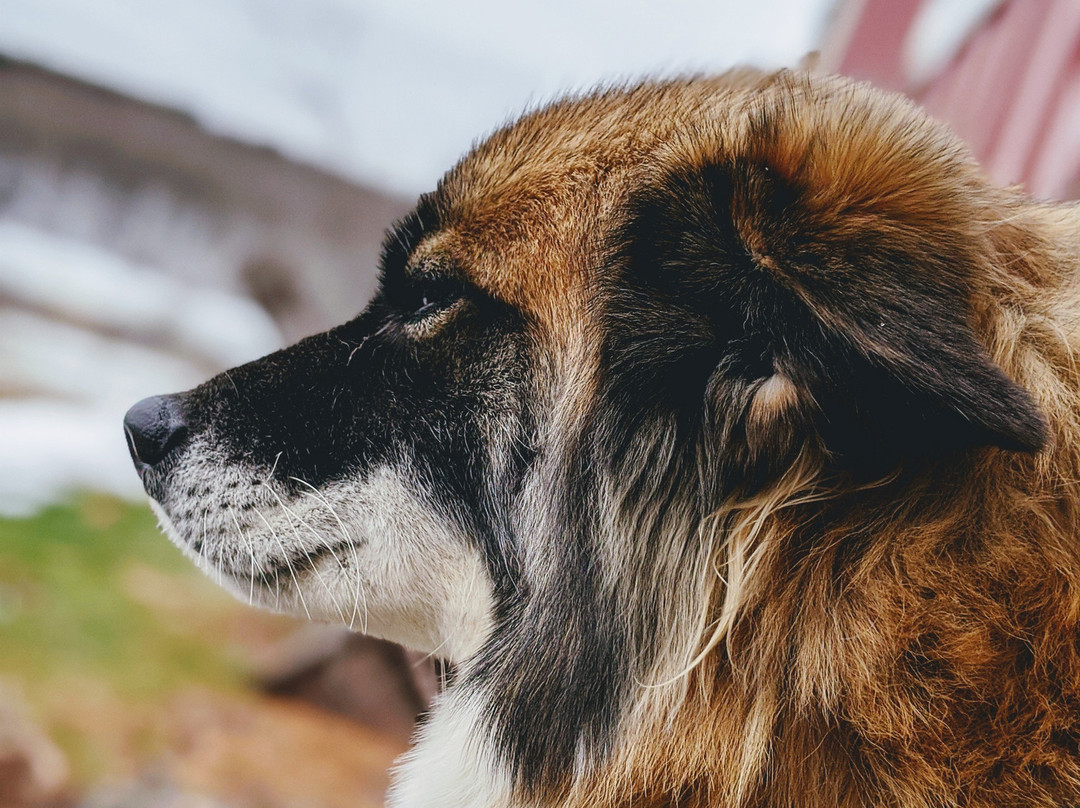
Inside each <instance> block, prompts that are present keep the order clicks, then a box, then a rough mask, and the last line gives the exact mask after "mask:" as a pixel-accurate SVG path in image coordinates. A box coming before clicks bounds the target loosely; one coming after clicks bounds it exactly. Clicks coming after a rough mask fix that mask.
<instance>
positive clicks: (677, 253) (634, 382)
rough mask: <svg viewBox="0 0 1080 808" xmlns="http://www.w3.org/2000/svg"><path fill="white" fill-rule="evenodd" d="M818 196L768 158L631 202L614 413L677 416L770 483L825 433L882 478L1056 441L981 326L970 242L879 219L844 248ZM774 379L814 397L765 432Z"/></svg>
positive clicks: (720, 454)
mask: <svg viewBox="0 0 1080 808" xmlns="http://www.w3.org/2000/svg"><path fill="white" fill-rule="evenodd" d="M803 196H804V192H803V190H802V189H800V188H798V187H796V186H795V185H793V184H792V183H789V182H786V181H784V180H783V179H781V178H780V177H778V176H777V175H776V174H775V172H772V171H770V170H769V169H768V167H767V166H764V165H761V164H755V163H751V162H747V161H739V160H731V161H726V162H723V163H719V164H714V165H708V166H705V167H704V168H694V169H686V170H684V171H682V172H676V173H673V174H672V175H671V176H669V177H668V178H667V180H666V181H665V182H664V183H662V184H660V185H659V186H657V187H654V188H651V189H648V190H646V191H644V192H642V193H640V195H638V196H637V197H636V198H635V199H634V200H633V201H632V205H631V214H630V216H629V217H628V223H627V225H626V226H625V227H624V228H623V229H622V230H621V231H620V233H619V234H618V238H617V240H616V245H615V255H616V259H615V262H614V267H613V270H612V271H611V272H609V273H608V276H607V277H608V281H607V282H606V283H605V287H604V291H603V298H604V300H605V302H604V303H603V304H601V305H603V306H604V307H605V309H604V310H605V311H606V317H607V323H608V328H607V333H608V338H607V343H606V357H607V361H606V362H605V363H604V364H605V367H606V368H607V369H608V372H609V374H610V380H609V385H608V390H609V395H610V396H611V397H612V401H611V405H610V406H611V409H612V410H613V411H615V412H617V413H620V414H622V417H623V418H625V419H626V424H625V426H624V429H625V431H626V433H627V434H632V433H633V432H634V430H635V429H636V422H641V421H643V420H644V419H646V418H648V417H650V416H651V417H655V416H656V415H657V414H659V413H665V414H675V415H676V416H677V417H678V419H679V422H680V424H682V425H683V428H682V430H683V434H685V436H686V439H687V440H688V441H690V442H692V441H694V440H696V439H699V440H700V446H701V447H703V448H704V449H705V450H707V455H708V456H709V457H711V458H712V462H714V463H716V464H717V465H716V468H715V473H717V474H718V475H719V477H720V478H721V480H722V482H721V483H720V485H719V487H720V488H723V489H727V490H731V489H733V488H738V487H740V486H743V485H747V484H749V486H750V487H754V486H756V485H757V484H759V483H761V482H762V481H764V480H765V479H768V478H769V477H770V476H772V475H773V474H775V472H776V471H777V470H778V468H780V467H782V466H783V465H784V464H785V463H786V462H787V461H788V460H790V458H791V456H792V455H793V453H794V452H796V451H798V450H799V449H800V448H801V447H802V446H804V445H808V444H809V445H814V446H818V447H820V448H821V449H823V450H824V451H825V453H826V454H828V455H829V456H831V457H833V458H835V459H836V460H837V461H838V462H839V463H841V464H842V465H845V466H847V467H850V468H858V469H862V470H864V471H868V472H871V473H879V472H880V471H882V470H883V468H885V467H888V466H890V465H892V464H894V463H895V462H896V461H897V460H898V459H899V458H901V457H912V456H920V455H925V454H927V453H935V452H939V451H947V450H950V449H955V448H961V447H966V446H971V445H982V444H990V445H996V446H1000V447H1002V448H1006V449H1020V450H1029V451H1031V450H1036V449H1038V448H1040V447H1041V446H1042V445H1043V443H1044V442H1045V439H1046V427H1045V424H1044V421H1043V418H1042V416H1041V414H1040V413H1039V411H1038V409H1037V407H1036V406H1035V404H1034V402H1033V401H1032V399H1031V397H1030V396H1029V395H1028V393H1027V392H1026V391H1024V390H1023V389H1022V388H1020V387H1019V386H1017V385H1016V384H1015V383H1013V382H1011V381H1010V380H1009V379H1007V378H1006V377H1005V375H1004V374H1003V373H1002V372H1001V371H1000V369H998V368H997V367H996V366H995V365H994V364H993V363H992V362H991V361H990V359H989V357H988V355H987V352H986V349H985V348H984V347H983V346H982V345H981V344H980V343H979V342H978V340H977V338H976V337H975V334H974V332H973V330H972V327H971V325H970V323H969V318H970V313H969V306H968V304H967V302H966V300H965V299H964V297H963V294H962V293H961V292H960V289H961V288H963V287H962V284H961V283H960V281H961V280H962V279H963V270H962V269H958V268H957V267H956V266H955V265H953V263H954V262H957V261H962V260H964V258H965V255H964V252H963V250H962V249H957V248H956V247H955V245H949V244H943V245H932V244H930V245H922V250H921V254H916V255H912V253H911V250H910V249H898V248H897V247H896V246H894V245H892V244H891V243H890V237H893V238H895V237H896V234H895V232H892V231H890V230H889V229H888V228H884V227H883V228H875V227H874V226H873V223H870V224H869V225H868V226H867V227H866V228H864V229H863V230H859V231H857V235H856V236H855V237H852V236H851V235H850V228H849V235H848V237H847V241H846V242H845V243H844V244H838V243H836V242H832V241H829V240H827V238H821V237H820V233H819V232H818V231H819V230H820V225H819V224H818V223H817V222H815V221H814V219H813V217H812V216H811V215H810V214H809V213H808V212H807V211H806V210H805V209H804V207H803V203H802V198H803ZM749 229H752V230H753V231H754V232H755V235H756V236H757V237H758V239H759V241H760V242H762V243H763V244H764V245H765V247H764V249H765V250H766V252H764V253H759V252H757V251H756V250H755V249H754V247H752V246H751V245H750V244H748V243H747V241H746V238H745V231H746V230H749ZM916 262H917V265H916ZM774 374H779V375H780V376H781V377H782V378H783V379H785V380H789V381H790V382H792V383H793V384H794V386H795V388H796V389H797V390H798V391H799V393H800V395H799V397H798V401H797V403H796V404H795V405H793V406H791V407H789V408H788V409H787V410H786V411H785V412H783V413H781V414H780V416H779V417H778V418H777V419H775V421H772V422H770V423H769V425H768V427H767V429H768V431H769V433H770V434H768V435H766V436H764V437H762V436H752V435H748V434H747V430H748V429H751V430H752V429H754V425H753V424H751V423H750V422H749V421H748V415H749V409H750V406H751V400H752V397H753V395H754V392H755V391H756V390H757V388H758V386H759V385H760V384H761V383H762V382H764V381H765V380H766V379H768V378H769V377H771V376H773V375H774Z"/></svg>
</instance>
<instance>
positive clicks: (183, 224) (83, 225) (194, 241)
mask: <svg viewBox="0 0 1080 808" xmlns="http://www.w3.org/2000/svg"><path fill="white" fill-rule="evenodd" d="M405 207H406V203H405V201H403V200H401V199H397V198H393V197H392V196H390V195H388V194H386V193H383V192H380V191H377V190H374V189H371V188H362V187H358V186H357V185H354V184H351V183H349V182H347V181H344V180H342V179H339V178H337V177H334V176H331V175H329V174H327V173H325V172H322V171H319V170H316V169H314V168H311V167H308V166H305V165H301V164H298V163H296V162H293V161H290V160H287V159H285V158H283V157H282V156H280V155H279V154H277V153H275V152H273V151H271V150H269V149H266V148H258V147H254V146H250V145H247V144H245V143H241V142H238V141H235V140H229V139H227V138H224V137H220V136H216V135H212V134H210V133H208V132H206V131H205V130H203V129H202V128H200V127H199V126H198V125H197V124H196V123H195V121H194V120H193V119H191V118H190V117H188V116H186V115H184V114H182V113H179V112H176V111H173V110H170V109H165V108H162V107H157V106H153V105H151V104H147V103H143V102H140V101H136V100H133V99H131V98H126V97H123V96H121V95H118V94H116V93H114V92H111V91H109V90H106V89H102V88H99V87H94V86H91V85H89V84H86V83H84V82H82V81H79V80H76V79H73V78H70V77H67V76H61V75H58V74H56V73H51V72H49V71H47V70H43V69H40V68H38V67H35V66H32V65H28V64H24V63H18V62H12V61H6V62H0V220H5V221H14V222H19V223H21V224H24V225H27V226H29V227H31V228H34V229H36V230H38V231H40V232H41V233H43V234H46V235H51V236H55V237H56V238H59V239H65V240H75V241H78V242H82V243H85V244H89V245H93V246H95V247H98V248H101V249H103V250H105V251H107V252H109V253H112V254H115V255H116V256H118V257H120V258H122V259H124V260H126V261H130V262H133V263H135V264H138V265H141V266H145V267H149V268H153V269H159V270H161V271H162V272H165V273H168V274H170V275H174V276H177V277H179V278H183V279H185V280H187V281H190V282H191V283H193V284H197V285H205V286H211V287H217V288H220V289H223V290H227V291H230V292H233V293H236V294H246V295H251V296H252V297H253V298H254V299H255V300H257V301H258V302H259V303H261V304H262V305H263V306H264V307H265V308H266V310H267V311H269V312H270V314H271V315H272V316H273V317H274V319H275V320H276V321H277V323H278V324H279V326H280V327H281V330H282V331H283V333H284V336H285V338H286V339H294V338H296V337H298V336H300V335H302V334H305V333H310V332H312V331H315V330H321V329H323V328H325V327H327V326H328V325H330V324H332V323H336V322H340V321H342V320H344V319H346V318H347V317H349V316H351V315H352V314H355V312H356V311H357V310H358V309H359V308H360V307H361V306H362V305H363V304H364V302H365V301H366V300H367V298H368V297H369V296H370V294H371V291H372V289H373V288H374V280H375V264H376V259H377V256H378V248H379V244H380V240H381V237H382V233H383V231H384V230H385V228H386V227H387V226H388V225H389V224H390V223H391V222H392V221H393V220H394V218H395V217H397V216H399V215H401V214H402V213H403V212H404V210H405Z"/></svg>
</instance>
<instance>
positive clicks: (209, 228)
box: [0, 0, 1080, 808]
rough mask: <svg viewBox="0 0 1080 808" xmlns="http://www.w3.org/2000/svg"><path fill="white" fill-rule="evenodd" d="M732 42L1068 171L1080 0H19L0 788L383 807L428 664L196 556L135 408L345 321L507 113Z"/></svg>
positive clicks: (0, 453)
mask: <svg viewBox="0 0 1080 808" xmlns="http://www.w3.org/2000/svg"><path fill="white" fill-rule="evenodd" d="M811 54H813V55H811ZM736 64H754V65H758V66H761V67H768V68H772V67H780V66H797V65H799V64H808V65H813V66H815V67H816V69H822V70H830V71H838V72H843V73H847V74H849V75H852V76H856V77H859V78H864V79H868V80H871V81H873V82H875V83H877V84H878V85H880V86H883V87H887V88H891V89H895V90H900V91H903V92H906V93H908V94H909V95H911V96H912V97H914V98H916V99H917V100H919V101H920V102H921V103H923V104H925V105H926V106H927V107H928V108H929V109H930V110H931V111H932V112H933V113H934V114H936V115H938V116H939V117H941V118H943V119H945V120H948V121H949V122H950V123H951V124H952V125H953V126H954V128H955V129H956V130H957V131H958V132H959V133H960V134H961V135H962V136H963V137H964V138H966V139H967V140H968V142H969V143H970V144H971V145H972V148H973V149H974V150H975V152H976V153H977V155H978V156H979V157H980V159H981V160H982V161H983V163H984V165H985V166H986V167H987V170H988V171H989V172H990V173H991V175H992V176H993V177H994V178H995V179H996V180H998V181H1000V182H1003V183H1023V184H1024V186H1025V187H1026V189H1027V190H1028V191H1029V192H1030V193H1032V194H1034V195H1036V196H1040V197H1047V198H1058V199H1066V198H1072V197H1074V196H1076V195H1077V193H1078V192H1080V185H1078V180H1080V4H1078V3H1077V2H1075V0H754V2H746V1H745V0H713V1H712V2H705V0H667V2H663V3H660V2H646V1H645V0H548V2H546V3H544V4H539V3H528V4H524V3H523V4H510V3H505V2H496V1H495V0H459V2H456V3H437V2H431V0H397V1H396V2H392V1H391V0H386V1H385V2H377V1H376V0H185V2H183V3H175V2H164V0H0V808H8V807H9V806H11V807H13V808H29V807H30V806H34V807H35V808H46V807H51V808H69V807H72V806H79V807H80V808H127V806H131V808H136V807H138V808H144V807H148V808H159V807H164V806H169V807H170V808H187V807H188V806H192V807H194V806H220V808H248V807H249V806H250V807H251V808H256V807H259V808H262V807H263V806H266V807H267V808H275V807H276V806H282V807H283V808H284V806H301V808H323V807H324V806H327V807H333V808H336V807H337V806H343V807H344V806H349V807H350V808H359V807H360V806H376V805H380V804H381V801H382V794H383V791H384V789H385V786H386V770H387V767H388V766H389V764H390V762H391V761H392V759H393V758H394V757H395V756H396V755H397V754H399V753H400V752H401V751H402V750H403V749H404V748H405V747H406V744H407V741H408V738H409V734H410V732H411V730H412V726H413V722H414V720H415V719H416V717H417V716H418V715H421V714H422V712H423V710H424V709H425V707H426V705H427V703H428V702H429V700H430V698H431V697H432V695H433V694H434V693H435V692H436V691H437V688H438V675H437V671H436V669H435V665H434V664H433V662H432V661H431V660H426V659H423V658H422V657H418V656H416V655H413V654H408V653H406V652H403V651H402V650H401V649H398V648H396V647H394V646H390V645H387V644H385V643H381V642H377V641H374V640H369V639H366V638H361V637H356V636H352V635H349V634H347V633H345V632H344V631H343V630H340V629H336V628H333V627H327V626H316V625H310V624H304V623H301V622H298V621H293V620H289V619H286V618H280V617H273V616H270V615H266V614H263V613H260V612H257V611H255V610H252V609H249V608H247V607H246V606H245V605H243V604H241V603H238V602H234V601H233V600H232V599H231V598H229V596H227V595H225V594H223V593H222V592H219V591H218V590H217V589H216V588H215V587H214V586H213V585H212V584H211V583H210V582H209V581H205V580H203V578H202V577H201V576H200V575H199V574H198V573H197V572H195V570H194V569H193V568H191V566H190V565H189V564H188V563H187V562H185V561H184V560H183V559H181V558H180V556H179V553H178V552H177V551H175V550H174V549H173V548H172V546H171V545H170V544H169V543H168V541H167V540H166V539H165V538H163V537H162V536H161V535H160V534H159V533H158V532H157V530H156V528H155V525H154V519H153V517H152V516H151V515H150V512H149V510H148V509H147V508H146V506H145V500H144V497H143V495H142V491H141V488H140V486H139V483H138V479H137V477H136V475H135V473H134V471H133V470H132V468H131V464H130V461H129V459H128V455H127V450H126V447H125V442H124V439H123V436H122V432H121V418H122V416H123V413H124V412H125V410H126V409H127V408H128V407H129V406H130V405H131V404H132V403H134V402H135V401H136V400H138V399H139V398H142V397H143V396H146V395H150V394H156V393H164V392H169V391H175V390H181V389H186V388H188V387H191V386H193V385H195V384H197V383H198V382H200V381H201V380H203V379H205V378H207V377H209V376H210V375H213V374H214V373H217V372H218V371H220V370H222V369H224V368H226V367H229V366H231V365H234V364H238V363H241V362H245V361H247V360H250V359H253V358H256V357H258V356H260V355H262V354H265V353H267V352H269V351H272V350H274V349H275V348H277V347H280V346H282V345H284V344H286V343H288V342H291V341H293V340H295V339H297V338H298V337H301V336H304V335H305V334H308V333H312V332H315V331H320V330H323V329H324V328H327V327H329V326H331V325H334V324H336V323H338V322H341V321H343V320H345V319H347V318H349V317H351V316H353V315H354V314H355V313H356V312H357V311H359V310H360V309H361V308H362V307H363V306H364V304H365V302H366V300H367V298H368V296H369V295H370V294H371V292H372V289H373V286H374V280H375V264H376V257H377V254H378V249H379V244H380V240H381V237H382V233H383V231H384V229H385V228H386V227H387V226H388V225H389V224H390V223H391V222H392V221H393V220H394V219H395V218H396V217H397V216H400V215H401V214H403V213H404V212H406V211H407V210H408V208H409V207H411V204H412V201H413V200H414V199H415V197H416V195H417V194H418V193H421V192H423V191H425V190H428V189H430V188H432V187H433V186H434V184H435V182H436V181H437V179H438V177H439V176H440V174H441V173H442V172H443V171H444V170H445V169H446V168H448V167H449V166H450V165H452V164H453V163H454V162H455V161H456V159H457V158H458V157H459V156H460V155H461V154H462V153H463V152H464V151H465V150H467V149H468V148H469V146H470V144H471V143H472V142H473V141H474V140H475V139H476V138H478V137H481V136H483V135H484V134H485V133H487V132H490V131H491V130H492V129H493V128H495V127H497V126H498V125H500V124H501V123H503V122H505V121H507V120H508V119H511V118H513V117H514V116H515V115H517V114H519V113H520V112H522V111H524V110H526V109H529V108H531V107H534V106H536V105H538V104H541V103H543V102H544V101H545V100H547V99H550V98H553V97H556V96H558V95H559V94H561V93H564V92H566V91H573V90H581V89H587V88H590V87H593V86H595V85H597V84H599V83H611V82H618V81H624V80H627V79H633V78H635V77H640V76H642V75H658V76H662V75H672V74H676V73H685V72H692V71H711V72H715V71H720V70H723V69H725V68H728V67H731V66H733V65H736Z"/></svg>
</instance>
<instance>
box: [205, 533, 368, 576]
mask: <svg viewBox="0 0 1080 808" xmlns="http://www.w3.org/2000/svg"><path fill="white" fill-rule="evenodd" d="M356 548H357V544H356V542H354V541H351V540H344V541H340V542H336V543H334V544H327V545H324V546H322V547H316V548H313V549H311V550H306V551H303V552H296V553H286V554H285V556H283V557H282V558H278V559H273V558H267V559H265V560H264V561H263V562H262V563H261V564H257V565H250V566H248V567H247V568H245V565H244V564H243V563H239V564H236V565H232V564H230V565H228V566H225V565H223V564H220V562H218V563H215V561H214V559H211V558H207V560H208V561H209V562H210V563H211V564H212V565H213V566H216V567H218V568H219V569H220V570H221V571H222V572H224V573H226V574H228V575H231V576H232V577H233V578H235V579H237V580H244V581H251V580H254V582H255V583H257V584H261V585H262V586H266V587H271V586H277V585H279V584H280V583H281V581H283V580H286V581H287V580H289V579H290V578H293V577H295V576H299V575H303V574H305V573H308V572H312V571H313V570H314V568H315V567H316V565H317V564H318V563H319V562H320V561H322V560H323V559H324V558H327V557H334V558H336V559H338V562H339V564H341V566H342V568H343V569H344V564H343V563H341V554H342V553H348V552H351V551H354V550H355V549H356Z"/></svg>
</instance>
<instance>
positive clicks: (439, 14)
mask: <svg viewBox="0 0 1080 808" xmlns="http://www.w3.org/2000/svg"><path fill="white" fill-rule="evenodd" d="M832 5H833V0H754V1H753V2H746V0H711V1H707V0H666V2H658V1H657V0H653V1H652V2H646V1H645V0H547V2H543V3H539V2H530V3H512V2H499V0H457V2H453V3H448V2H433V0H394V1H393V2H388V1H386V0H384V1H382V2H379V0H184V2H175V0H0V53H4V54H6V55H9V56H14V57H16V58H24V59H28V60H30V61H34V62H37V63H40V64H44V65H46V66H49V67H53V68H56V69H59V70H62V71H65V72H70V73H73V74H75V75H79V76H83V77H85V78H87V79H89V80H91V81H95V82H98V83H101V84H104V85H106V86H109V87H113V88H115V89H118V90H121V91H123V92H127V93H130V94H132V95H134V96H136V97H139V98H143V99H146V100H149V101H155V102H159V103H164V104H167V105H169V106H173V107H177V108H179V109H183V110H185V111H188V112H190V113H191V114H193V115H194V116H195V117H196V118H198V119H199V120H200V121H201V122H202V123H203V124H204V125H206V126H207V127H208V128H210V129H212V130H214V131H218V132H221V133H224V134H228V135H232V136H235V137H239V138H241V139H244V140H249V141H252V142H257V143H262V144H266V145H270V146H273V147H275V148H277V149H279V150H280V151H282V152H284V153H286V154H288V155H290V156H292V157H295V158H298V159H301V160H304V161H306V162H310V163H314V164H315V165H318V166H321V167H324V168H327V169H330V170H332V171H335V172H338V173H341V174H344V175H346V176H349V177H352V178H355V179H359V180H361V181H366V182H372V183H375V184H378V185H382V186H384V187H387V188H391V189H394V190H398V191H400V192H403V193H416V192H418V191H422V190H426V189H427V188H429V187H431V186H432V185H433V183H434V182H435V180H436V179H437V178H438V176H439V175H440V174H441V173H442V172H443V171H444V170H445V169H446V168H448V167H449V166H450V165H451V164H452V163H453V162H454V161H455V160H456V159H457V157H458V156H459V155H460V154H461V153H462V152H463V151H464V150H465V149H467V148H468V146H469V145H470V143H471V142H472V141H473V140H474V139H475V138H477V137H478V136H481V135H483V134H484V133H485V132H488V131H490V130H491V129H492V128H493V127H495V126H497V125H499V124H500V123H502V122H503V121H505V120H506V119H507V118H508V117H511V116H513V115H515V114H517V113H518V112H520V111H521V110H523V109H524V108H526V107H528V106H530V105H535V104H536V103H539V102H541V101H543V100H545V99H549V98H551V97H552V96H555V95H558V94H560V93H561V92H565V91H566V90H573V89H583V88H588V87H591V86H594V85H596V84H597V83H599V82H610V81H617V80H625V79H628V78H633V77H637V76H641V75H644V74H672V73H678V72H687V71H697V70H703V71H717V70H722V69H724V68H727V67H730V66H732V65H736V64H746V63H751V64H756V65H760V66H765V67H776V66H782V65H791V64H795V63H797V62H798V61H799V59H800V58H801V57H802V56H803V55H804V54H805V53H807V52H808V51H810V50H812V49H813V48H815V47H816V46H817V45H818V44H819V40H820V36H821V33H822V31H823V28H824V23H825V19H826V17H827V14H828V11H829V9H830V8H831V7H832Z"/></svg>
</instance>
